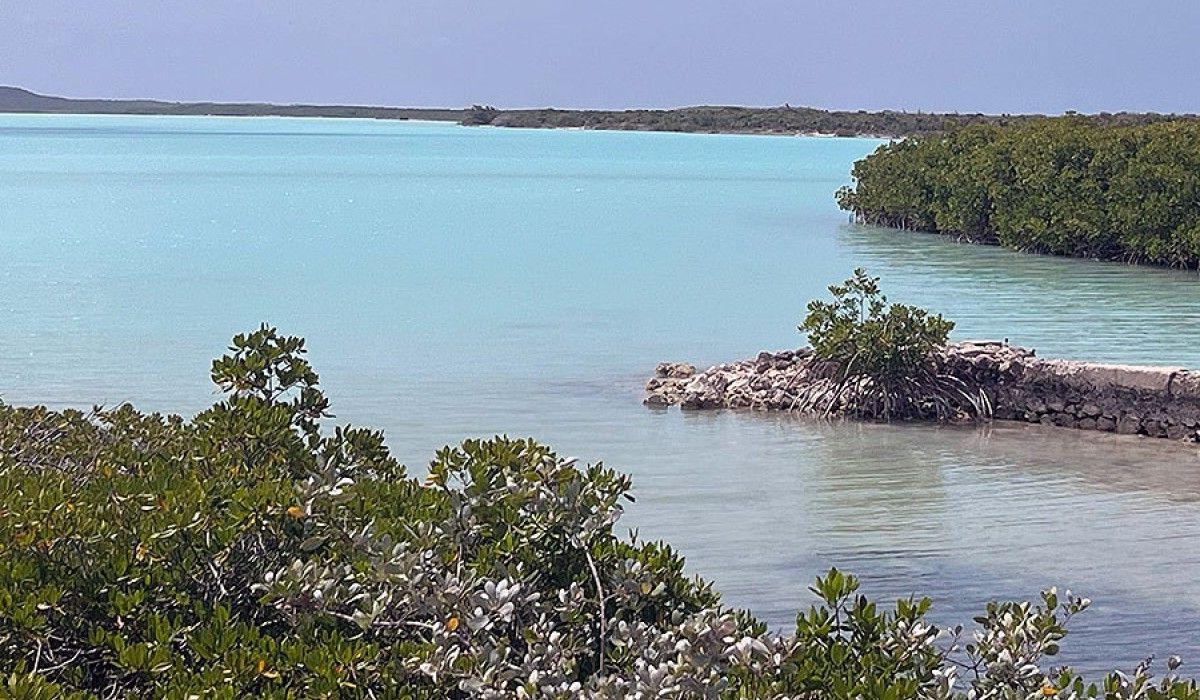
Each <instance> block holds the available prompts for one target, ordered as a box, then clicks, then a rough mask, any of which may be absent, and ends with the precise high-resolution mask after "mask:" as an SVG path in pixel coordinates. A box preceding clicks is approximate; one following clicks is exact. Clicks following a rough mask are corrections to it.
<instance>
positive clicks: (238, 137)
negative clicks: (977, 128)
mask: <svg viewBox="0 0 1200 700" xmlns="http://www.w3.org/2000/svg"><path fill="white" fill-rule="evenodd" d="M878 143H879V142H877V141H870V140H858V139H805V138H788V137H747V136H696V135H674V134H640V133H605V132H571V131H520V130H500V129H483V128H479V129H465V128H460V127H455V126H450V125H438V124H420V123H396V122H373V121H353V120H344V121H322V120H304V119H295V120H287V119H231V118H216V119H201V118H153V117H74V116H71V117H67V116H0V260H2V261H3V264H2V265H0V313H2V314H3V315H2V318H3V323H0V397H2V398H3V399H4V400H5V401H8V402H11V403H32V402H40V403H48V404H50V405H52V406H64V405H76V406H84V405H90V404H92V403H95V402H104V403H109V404H111V403H116V402H120V401H126V400H128V401H132V402H134V403H136V404H137V405H139V406H141V407H143V408H147V409H158V410H171V411H179V412H185V413H189V412H193V411H195V410H198V409H200V408H202V407H203V406H205V405H206V404H207V403H208V402H210V401H211V400H212V399H213V392H212V388H211V386H210V385H209V383H208V379H207V370H208V362H209V361H210V360H211V358H212V357H214V356H216V355H218V354H220V352H221V351H222V350H223V348H224V346H225V343H226V341H227V339H228V337H229V336H231V335H232V334H233V333H234V332H237V331H240V330H244V329H248V328H251V327H253V326H255V325H256V324H257V323H259V322H260V321H263V320H268V321H270V322H271V323H274V324H277V325H279V326H280V327H281V328H282V329H284V330H286V331H288V332H291V333H296V334H300V335H304V336H306V337H307V338H308V339H309V344H310V348H311V355H312V358H313V361H314V363H315V364H316V366H317V368H318V369H319V370H320V372H321V377H322V380H323V383H324V384H325V386H326V389H327V391H328V393H329V394H330V395H331V397H332V398H333V400H334V405H335V409H336V412H337V414H338V419H339V421H353V422H355V423H360V424H367V425H373V426H377V427H381V428H384V429H385V430H386V431H387V434H388V436H389V441H390V443H391V444H392V446H393V448H394V449H395V450H396V452H397V453H398V454H399V455H400V456H401V457H402V458H403V459H404V460H405V461H406V462H407V463H408V464H409V465H410V466H411V467H412V468H413V470H414V471H419V470H421V469H423V468H424V464H425V462H426V460H428V458H429V457H430V456H431V454H432V452H433V450H434V449H435V448H436V447H437V446H439V445H441V444H443V443H446V442H453V441H457V440H459V439H461V438H463V437H467V436H477V435H486V434H492V433H508V434H514V435H525V434H530V435H534V436H537V437H538V438H540V439H542V440H543V441H545V442H549V443H551V444H554V445H556V446H558V447H559V448H560V449H561V451H563V452H565V453H568V454H572V455H575V456H578V457H580V458H583V459H586V460H604V461H605V462H606V463H608V464H610V465H612V466H615V467H618V468H621V469H623V470H626V471H629V472H631V473H632V474H633V476H634V486H635V493H636V495H637V497H638V501H637V503H636V504H635V505H634V506H632V507H631V509H630V512H629V514H628V516H627V518H626V520H625V521H623V522H625V523H627V524H628V525H629V526H630V527H637V528H639V530H640V533H641V535H642V536H643V537H647V538H653V539H658V538H662V539H666V540H668V541H670V542H671V543H672V544H674V545H675V546H676V547H677V548H678V549H679V550H680V551H682V552H683V553H684V554H685V555H686V556H687V557H688V561H689V565H690V568H691V570H692V571H694V572H696V573H699V574H702V575H704V576H706V577H708V578H710V579H713V580H714V581H716V583H717V585H718V588H719V589H721V590H722V591H724V593H725V598H726V601H727V602H729V603H733V604H737V605H743V606H748V607H750V608H752V609H753V610H755V611H756V612H757V613H759V614H760V615H761V616H763V617H764V618H765V619H767V620H769V621H770V622H771V623H772V624H773V625H775V626H778V627H783V626H786V625H788V624H790V622H791V620H792V618H793V616H794V614H795V610H796V609H797V608H798V607H800V606H802V605H807V604H808V603H809V602H810V597H809V596H808V594H807V593H806V591H805V589H806V586H807V585H808V584H809V583H810V582H811V580H812V578H813V577H814V576H815V575H816V574H817V573H819V572H820V571H821V570H822V569H824V568H827V567H828V566H830V565H832V564H836V565H838V566H839V567H843V568H846V569H849V570H851V571H854V572H857V573H859V574H860V575H862V577H863V578H864V579H865V585H866V587H867V588H868V589H869V590H870V591H871V592H873V593H877V594H879V595H882V596H888V597H895V596H901V595H908V594H910V593H913V592H917V593H923V594H928V595H930V596H931V597H933V598H934V601H935V617H936V618H937V619H938V620H940V621H943V622H957V621H963V622H969V618H970V616H971V615H972V614H974V613H975V612H976V611H978V610H979V609H980V608H981V607H982V604H983V602H984V601H986V600H988V599H991V598H997V597H1021V598H1028V597H1031V596H1035V595H1036V593H1037V591H1038V590H1039V589H1040V588H1041V587H1044V586H1048V585H1051V584H1058V585H1060V586H1063V587H1066V586H1070V587H1073V588H1075V589H1076V590H1079V591H1081V592H1084V593H1086V594H1087V595H1089V596H1090V597H1092V598H1093V599H1095V600H1096V603H1095V606H1094V608H1093V610H1092V611H1090V612H1088V613H1087V614H1085V615H1084V616H1083V617H1082V618H1080V619H1079V620H1078V621H1077V624H1076V626H1075V630H1076V634H1075V635H1073V637H1072V639H1071V640H1069V641H1068V644H1067V646H1066V650H1067V658H1068V660H1070V661H1071V662H1073V663H1076V664H1077V665H1078V666H1079V667H1081V668H1084V669H1088V670H1093V671H1094V670H1097V669H1100V668H1106V667H1109V666H1112V665H1122V666H1130V665H1132V664H1133V663H1135V662H1136V661H1137V660H1139V659H1140V658H1141V657H1142V656H1145V655H1148V654H1152V653H1153V654H1157V655H1159V656H1160V657H1161V656H1162V655H1165V654H1168V653H1182V654H1183V655H1184V656H1185V657H1186V658H1189V659H1191V660H1193V663H1192V664H1189V666H1185V670H1186V669H1187V668H1192V672H1193V673H1196V672H1200V457H1198V456H1197V453H1196V451H1195V450H1189V449H1184V448H1180V447H1177V446H1174V445H1168V444H1164V443H1161V442H1149V441H1145V440H1141V441H1139V440H1136V439H1126V438H1117V437H1115V436H1097V435H1094V434H1085V433H1075V432H1069V431H1061V432H1059V431H1047V430H1046V429H1042V428H1032V427H1030V428H1025V427H1021V426H1012V425H996V426H993V427H991V428H982V429H974V428H937V427H919V426H892V427H884V426H865V425H847V424H827V423H819V422H814V421H805V420H799V419H795V418H789V417H784V416H763V415H754V414H743V413H731V412H723V413H705V414H682V413H680V412H678V411H674V410H673V411H669V412H660V411H651V410H647V409H644V408H643V407H642V406H641V405H640V403H639V401H640V398H641V390H640V385H641V383H642V382H643V381H644V380H645V378H646V377H647V376H648V374H649V373H650V371H651V370H652V368H653V366H654V364H655V363H656V362H658V361H661V360H668V359H670V360H689V361H694V362H697V363H698V364H705V363H713V362H718V361H723V360H729V359H737V358H742V357H745V356H748V355H751V354H753V353H755V352H757V351H758V350H760V349H764V348H769V349H778V348H782V347H791V346H795V345H798V344H800V342H801V339H800V338H799V336H798V335H797V334H796V332H795V325H796V323H797V322H798V321H799V318H800V316H801V315H802V313H803V308H804V304H805V303H806V301H807V300H808V299H810V298H813V297H814V296H819V295H821V294H822V293H823V291H824V287H825V286H826V285H827V284H829V283H832V282H836V281H839V280H841V279H842V278H844V277H846V276H847V275H848V274H849V272H850V270H851V269H853V268H854V267H855V266H865V267H867V268H868V269H869V270H870V271H871V272H872V273H874V274H878V275H881V276H882V277H883V283H884V285H885V287H886V289H887V290H888V291H889V292H890V293H891V295H892V297H893V298H895V299H902V300H904V301H909V302H914V303H919V304H922V305H926V306H930V307H932V308H934V309H937V310H939V311H942V312H944V313H946V314H947V315H948V316H949V317H951V318H954V319H956V320H957V321H958V323H959V327H958V330H957V331H956V333H955V335H956V336H957V337H959V338H968V337H975V338H979V337H989V338H1004V337H1007V338H1009V339H1011V340H1012V341H1013V342H1016V343H1020V344H1023V345H1027V346H1031V347H1035V348H1037V350H1038V352H1039V354H1041V355H1045V356H1065V357H1076V358H1084V359H1094V360H1111V361H1126V362H1149V363H1164V364H1180V365H1189V366H1195V367H1200V342H1198V341H1200V325H1198V324H1197V321H1200V284H1198V280H1197V277H1196V275H1195V274H1189V273H1181V272H1171V271H1163V270H1151V269H1144V268H1134V267H1126V266H1121V265H1112V264H1100V263H1092V262H1086V261H1078V260H1061V259H1053V258H1044V257H1038V256H1028V255H1018V254H1014V253H1009V252H1006V251H1002V250H998V249H992V248H983V247H976V246H969V245H958V244H955V243H953V242H951V241H947V240H945V239H942V238H939V237H936V236H928V235H921V234H901V233H896V232H890V231H879V230H872V229H864V228H858V227H854V226H850V225H847V224H846V217H845V215H844V214H843V213H842V212H839V211H838V210H837V208H836V206H835V205H834V204H833V202H832V197H831V194H832V192H833V191H834V190H835V189H836V188H837V187H838V186H839V185H841V184H843V183H844V182H845V181H846V180H847V174H848V172H849V168H850V164H851V163H852V162H853V161H854V160H855V159H856V158H859V157H861V156H862V155H864V154H866V153H868V152H870V151H871V150H872V149H873V148H875V146H876V145H877V144H878Z"/></svg>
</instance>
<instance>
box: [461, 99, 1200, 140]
mask: <svg viewBox="0 0 1200 700" xmlns="http://www.w3.org/2000/svg"><path fill="white" fill-rule="evenodd" d="M1047 118H1048V117H1044V116H1041V115H1020V114H1018V115H1010V114H1002V115H992V114H957V113H954V114H948V113H940V114H939V113H935V112H898V111H892V110H885V111H882V112H868V111H866V110H857V111H837V110H824V109H814V108H812V107H792V106H790V105H785V106H783V107H707V106H704V107H681V108H679V109H629V110H608V111H605V110H575V109H507V110H506V109H495V108H493V107H481V106H478V105H477V106H475V107H472V108H471V109H470V110H468V112H467V115H466V116H465V117H464V118H463V121H462V123H463V124H467V125H484V124H486V125H491V126H504V127H518V128H535V129H563V128H566V129H599V130H620V131H678V132H690V133H705V134H825V135H833V136H878V137H885V138H886V137H902V136H920V135H928V134H935V133H940V132H943V131H946V130H954V129H960V128H963V127H966V126H971V125H984V124H986V125H994V126H1008V125H1017V124H1026V123H1030V122H1033V121H1037V120H1044V119H1047ZM1077 118H1079V119H1086V120H1088V121H1090V122H1093V123H1096V124H1103V125H1136V124H1150V123H1154V122H1159V121H1164V120H1170V119H1194V118H1195V117H1192V116H1186V117H1183V116H1176V115H1160V114H1135V113H1126V112H1122V113H1117V114H1109V113H1102V114H1096V115H1092V116H1088V117H1077ZM1052 119H1057V117H1052Z"/></svg>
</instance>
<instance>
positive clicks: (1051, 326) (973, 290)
mask: <svg viewBox="0 0 1200 700" xmlns="http://www.w3.org/2000/svg"><path fill="white" fill-rule="evenodd" d="M838 236H839V238H840V240H841V242H842V243H844V244H845V245H846V246H847V247H848V248H849V250H850V251H851V257H852V258H853V259H855V260H856V261H858V262H859V264H861V265H863V266H865V267H866V268H867V269H869V270H870V271H871V272H872V273H874V274H877V275H881V276H882V277H883V278H884V282H885V285H886V288H887V290H888V291H889V292H891V293H892V294H893V296H895V297H897V298H904V299H905V300H913V301H916V302H919V303H921V304H929V305H930V306H932V307H935V308H937V309H938V310H940V311H942V312H943V313H945V314H946V316H947V317H948V318H952V319H954V320H955V322H956V323H957V324H958V329H957V332H956V335H957V336H958V337H960V338H962V337H978V336H997V335H1002V336H1005V337H1008V338H1010V339H1011V340H1012V342H1014V343H1016V344H1019V345H1024V346H1026V347H1032V348H1036V349H1037V350H1038V353H1039V354H1040V355H1043V356H1046V357H1068V358H1075V359H1087V360H1093V361H1109V362H1129V363H1141V364H1165V365H1181V366H1185V367H1200V343H1197V342H1196V333H1197V328H1198V327H1200V275H1198V273H1197V272H1195V271H1183V270H1166V269H1160V268H1151V267H1140V266H1133V265H1124V264H1121V263H1108V262H1094V261H1084V260H1076V259H1070V258H1059V257H1052V256H1046V255H1030V254H1027V253H1017V252H1013V251H1009V250H1004V249H1001V248H997V247H992V246H979V245H974V244H970V243H956V242H954V241H953V240H952V239H950V238H948V237H946V236H937V235H931V234H926V233H913V232H905V231H894V230H891V229H880V228H874V227H863V226H853V225H842V226H841V227H840V229H839V231H838Z"/></svg>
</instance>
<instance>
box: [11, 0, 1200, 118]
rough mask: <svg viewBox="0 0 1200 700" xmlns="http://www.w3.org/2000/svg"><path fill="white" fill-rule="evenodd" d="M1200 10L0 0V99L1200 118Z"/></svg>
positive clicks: (1020, 2) (859, 1) (753, 1)
mask: <svg viewBox="0 0 1200 700" xmlns="http://www.w3.org/2000/svg"><path fill="white" fill-rule="evenodd" d="M1198 68H1200V0H1142V1H1141V2H1138V1H1136V0H1122V1H1120V2H1116V1H1112V0H994V1H993V0H843V1H842V2H832V1H826V2H815V1H809V0H790V1H789V0H748V1H746V0H743V1H741V2H713V1H710V0H591V1H588V0H503V1H499V2H498V1H496V0H490V1H487V0H479V1H466V0H417V1H410V0H320V1H317V0H0V85H16V86H19V87H24V88H27V89H30V90H34V91H35V92H41V93H45V94H55V95H62V96H67V97H122V98H135V97H138V98H140V97H145V98H157V99H169V100H185V101H194V100H215V101H269V102H278V103H293V102H303V103H322V104H333V103H339V104H372V105H396V106H447V107H459V106H466V105H470V104H474V103H480V104H492V105H496V106H498V107H508V108H515V107H560V108H572V107H574V108H627V107H678V106H685V105H695V104H743V105H763V106H766V105H780V104H784V103H790V104H792V105H793V106H800V105H804V106H814V107H823V108H836V109H869V110H875V109H904V110H914V111H915V110H923V111H961V112H975V111H982V112H992V113H1001V112H1007V113H1017V112H1044V113H1059V112H1063V111H1065V110H1071V109H1073V110H1077V111H1081V112H1095V111H1120V110H1137V111H1162V112H1200V76H1198V70H1197V69H1198Z"/></svg>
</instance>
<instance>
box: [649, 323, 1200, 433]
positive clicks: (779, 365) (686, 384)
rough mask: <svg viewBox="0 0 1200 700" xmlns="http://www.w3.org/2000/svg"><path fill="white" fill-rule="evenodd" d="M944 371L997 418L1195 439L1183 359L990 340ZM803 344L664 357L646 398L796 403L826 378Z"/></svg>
mask: <svg viewBox="0 0 1200 700" xmlns="http://www.w3.org/2000/svg"><path fill="white" fill-rule="evenodd" d="M934 359H935V361H936V362H938V363H939V365H940V369H941V371H942V372H944V373H945V374H947V375H949V376H952V377H954V378H956V379H958V380H960V381H961V382H962V383H963V384H964V385H965V386H967V387H969V388H970V389H971V390H972V391H979V392H982V394H983V395H984V396H986V397H987V400H988V402H989V403H990V405H991V408H992V415H993V416H994V417H995V418H997V419H1001V420H1016V421H1026V422H1029V423H1042V424H1045V425H1054V426H1060V427H1064V428H1077V429H1082V430H1101V431H1107V432H1116V433H1124V434H1130V435H1133V434H1138V435H1147V436H1150V437H1161V438H1170V439H1174V440H1191V441H1197V440H1200V372H1197V371H1192V370H1188V369H1184V368H1180V367H1146V366H1133V365H1111V364H1099V363H1094V362H1077V361H1071V360H1047V359H1041V358H1038V357H1036V356H1035V354H1034V352H1033V351H1031V350H1026V349H1024V348H1020V347H1016V346H1012V345H1008V344H1006V343H1000V342H992V341H969V342H964V343H956V344H951V345H948V346H946V347H945V348H944V349H943V350H942V351H941V352H940V353H939V354H938V355H937V357H936V358H934ZM820 364H821V363H819V362H817V361H815V360H814V358H813V356H812V351H811V350H809V349H807V348H802V349H799V350H784V351H782V352H775V353H770V352H761V353H759V354H758V355H757V356H756V357H754V358H752V359H748V360H742V361H740V362H731V363H727V364H721V365H716V366H714V367H710V368H709V369H707V370H705V371H703V372H697V371H696V369H695V367H693V366H692V365H688V364H683V363H663V364H660V365H659V366H658V368H657V370H656V373H655V377H654V378H652V379H650V380H649V381H648V382H647V383H646V391H647V392H648V396H647V398H646V400H645V403H646V405H648V406H653V407H668V406H672V405H679V406H680V407H682V408H684V409H713V408H748V409H757V410H782V411H789V410H796V409H797V407H798V406H801V405H803V402H802V401H801V399H802V397H803V396H804V394H805V392H806V390H807V389H809V388H811V386H812V384H813V383H814V382H820V381H828V372H822V371H819V370H820V367H819V365H820Z"/></svg>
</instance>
